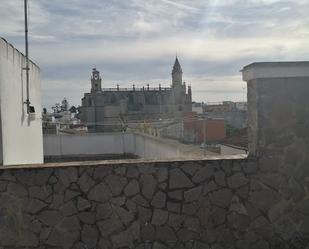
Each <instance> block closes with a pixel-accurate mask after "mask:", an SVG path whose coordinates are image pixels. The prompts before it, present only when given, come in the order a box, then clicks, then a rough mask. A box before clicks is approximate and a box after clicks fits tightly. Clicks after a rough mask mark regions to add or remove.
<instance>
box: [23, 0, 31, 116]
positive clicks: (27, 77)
mask: <svg viewBox="0 0 309 249" xmlns="http://www.w3.org/2000/svg"><path fill="white" fill-rule="evenodd" d="M24 8H25V50H26V67H25V68H23V69H24V70H26V88H27V99H26V101H25V104H26V105H27V113H28V114H29V113H30V100H29V70H30V68H29V48H28V10H27V0H24Z"/></svg>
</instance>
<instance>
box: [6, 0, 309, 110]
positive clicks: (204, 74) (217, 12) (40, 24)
mask: <svg viewBox="0 0 309 249" xmlns="http://www.w3.org/2000/svg"><path fill="white" fill-rule="evenodd" d="M28 1H29V41H30V50H29V51H30V58H31V59H32V60H33V61H35V62H36V63H37V64H38V65H39V66H40V68H41V75H42V101H43V106H45V107H47V108H50V107H51V106H52V105H53V104H55V103H56V102H60V101H61V100H62V99H63V98H64V97H66V98H67V99H68V101H69V103H70V104H71V105H80V104H81V98H82V97H83V94H84V93H85V92H89V91H90V76H91V70H92V68H93V67H96V68H97V69H98V70H99V71H100V72H101V76H102V78H103V87H115V86H116V85H117V84H119V85H120V87H132V85H133V84H135V85H136V86H143V85H144V86H146V85H147V84H150V86H151V87H158V85H159V84H161V85H162V86H169V85H170V84H171V70H172V66H173V63H174V60H175V55H176V54H177V55H178V58H179V61H180V63H181V66H182V69H183V80H184V81H186V83H187V84H188V85H191V87H192V92H193V93H192V95H193V96H192V97H193V101H198V102H202V101H203V102H219V101H224V100H231V101H243V100H244V99H245V98H246V97H245V96H246V95H245V94H246V84H245V83H244V82H243V81H242V77H241V72H240V70H241V69H242V68H243V67H244V66H245V65H247V64H250V63H252V62H258V61H295V60H299V61H302V60H308V58H309V45H308V44H309V15H308V13H309V1H308V0H297V1H295V0H282V1H279V0H92V1H85V0H70V1H64V0H53V1H50V0H28ZM23 18H24V14H23V0H0V37H3V38H5V39H6V40H7V41H8V42H10V43H11V44H13V45H14V46H15V47H16V48H17V49H19V50H20V51H24V19H23Z"/></svg>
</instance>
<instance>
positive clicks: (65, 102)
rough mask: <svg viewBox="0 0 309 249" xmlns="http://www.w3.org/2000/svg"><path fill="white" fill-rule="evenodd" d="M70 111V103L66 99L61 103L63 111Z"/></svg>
mask: <svg viewBox="0 0 309 249" xmlns="http://www.w3.org/2000/svg"><path fill="white" fill-rule="evenodd" d="M68 109H69V102H68V101H67V99H66V98H63V100H62V101H61V111H67V110H68Z"/></svg>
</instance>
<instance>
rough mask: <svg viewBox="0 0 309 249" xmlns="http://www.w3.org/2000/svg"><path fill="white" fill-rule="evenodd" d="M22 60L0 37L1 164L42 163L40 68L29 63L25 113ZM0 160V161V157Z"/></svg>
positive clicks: (16, 51)
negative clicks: (29, 107)
mask: <svg viewBox="0 0 309 249" xmlns="http://www.w3.org/2000/svg"><path fill="white" fill-rule="evenodd" d="M25 62H26V61H25V57H24V56H23V54H21V53H20V52H19V51H18V50H17V49H15V48H14V47H13V46H12V45H11V44H9V43H7V42H6V41H5V40H3V39H1V38H0V107H1V132H2V138H1V139H2V151H1V153H2V161H3V165H16V164H38V163H43V136H42V121H41V113H42V111H41V79H40V68H39V67H38V66H37V65H35V64H34V63H32V62H31V61H30V63H29V67H30V71H29V74H30V89H29V92H30V101H31V105H32V106H34V108H35V116H34V117H30V116H29V115H28V114H27V108H26V105H25V104H24V101H25V100H26V72H25V70H23V67H25V65H26V64H25ZM0 159H1V158H0Z"/></svg>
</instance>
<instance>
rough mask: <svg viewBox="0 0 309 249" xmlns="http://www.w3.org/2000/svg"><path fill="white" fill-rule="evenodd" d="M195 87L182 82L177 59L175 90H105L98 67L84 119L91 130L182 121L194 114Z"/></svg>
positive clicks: (84, 103) (85, 101) (84, 102)
mask: <svg viewBox="0 0 309 249" xmlns="http://www.w3.org/2000/svg"><path fill="white" fill-rule="evenodd" d="M191 103H192V92H191V87H190V86H188V87H187V86H186V83H185V82H183V81H182V68H181V66H180V63H179V60H178V58H177V57H176V60H175V63H174V66H173V70H172V85H171V87H161V85H159V87H158V88H150V87H149V85H147V86H146V87H142V88H136V87H135V86H134V85H133V88H119V85H117V88H102V78H101V77H100V73H99V71H98V70H97V69H96V68H94V69H93V70H92V77H91V92H90V93H85V94H84V97H83V98H82V105H81V107H80V118H81V121H82V123H84V124H86V125H87V126H88V128H89V130H93V129H95V130H112V127H115V126H117V125H119V124H123V123H130V122H131V123H132V122H136V123H143V122H151V121H155V120H159V119H172V120H179V119H182V116H183V113H185V112H190V111H192V105H191Z"/></svg>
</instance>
